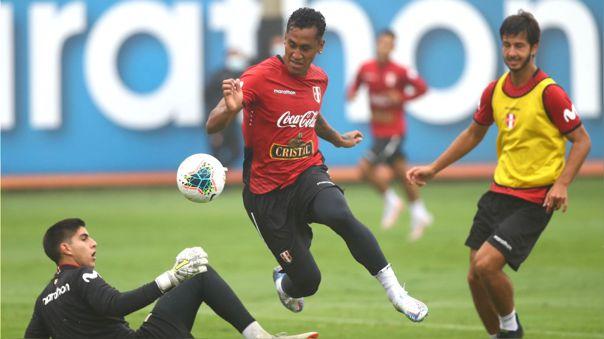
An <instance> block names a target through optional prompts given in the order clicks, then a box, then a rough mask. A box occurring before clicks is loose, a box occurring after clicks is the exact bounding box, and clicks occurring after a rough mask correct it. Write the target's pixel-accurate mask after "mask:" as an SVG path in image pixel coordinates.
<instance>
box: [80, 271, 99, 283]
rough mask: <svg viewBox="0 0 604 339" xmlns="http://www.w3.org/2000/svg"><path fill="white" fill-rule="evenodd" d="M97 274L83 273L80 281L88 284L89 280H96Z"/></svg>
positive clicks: (93, 272)
mask: <svg viewBox="0 0 604 339" xmlns="http://www.w3.org/2000/svg"><path fill="white" fill-rule="evenodd" d="M98 276H99V274H98V273H97V271H92V273H84V274H82V279H84V281H85V282H87V283H89V282H90V280H91V279H96V278H98Z"/></svg>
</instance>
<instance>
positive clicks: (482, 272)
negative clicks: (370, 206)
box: [407, 11, 591, 338]
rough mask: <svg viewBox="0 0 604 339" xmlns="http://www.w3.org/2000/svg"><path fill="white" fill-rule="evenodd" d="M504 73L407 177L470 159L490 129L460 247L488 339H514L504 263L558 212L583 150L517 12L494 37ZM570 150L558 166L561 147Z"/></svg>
mask: <svg viewBox="0 0 604 339" xmlns="http://www.w3.org/2000/svg"><path fill="white" fill-rule="evenodd" d="M499 33H500V37H501V41H502V53H503V57H504V61H505V64H506V65H507V67H508V68H509V72H507V73H506V74H504V75H503V76H501V77H500V78H499V79H498V80H495V81H493V82H492V83H490V84H489V85H488V86H487V88H486V89H485V90H484V92H483V93H482V97H481V100H480V105H479V107H478V109H477V110H476V112H475V113H474V121H473V122H472V123H471V124H470V126H469V127H468V128H467V129H466V130H465V131H463V132H462V133H461V134H460V135H459V136H458V137H457V138H456V139H455V141H453V143H452V144H451V145H450V146H449V148H448V149H447V150H446V151H445V152H444V153H443V154H441V155H440V156H439V157H438V158H437V159H436V160H435V161H434V162H433V163H432V164H430V165H428V166H421V167H414V168H412V169H410V170H409V171H408V172H407V177H408V178H409V180H411V181H412V182H414V183H416V184H418V185H420V186H421V185H424V184H425V183H426V181H428V180H429V179H431V178H432V177H434V176H435V175H436V174H437V173H438V172H440V171H441V170H443V169H444V168H446V167H447V166H449V165H450V164H452V163H453V162H455V161H456V160H458V159H460V158H461V157H463V156H464V155H465V154H466V153H468V152H470V151H471V150H472V149H473V148H474V147H476V145H478V144H479V143H480V141H481V140H482V139H483V138H484V136H485V134H486V133H487V130H488V129H489V126H491V125H492V124H493V122H494V123H495V124H497V128H498V136H497V167H496V169H495V174H494V178H493V183H492V184H491V187H490V190H489V191H488V192H487V193H485V194H484V195H483V196H482V198H481V199H480V201H479V202H478V211H477V212H476V215H475V216H474V224H473V225H472V228H471V230H470V234H469V236H468V238H467V240H466V245H467V246H468V247H470V269H469V272H468V284H469V285H470V290H471V292H472V298H473V300H474V306H475V307H476V311H477V312H478V315H479V316H480V319H481V320H482V322H483V324H484V326H485V328H486V330H487V332H488V333H489V334H490V335H491V337H493V338H521V337H522V336H523V333H524V330H523V329H522V326H521V325H520V322H519V321H518V316H517V315H516V311H515V305H514V297H513V288H512V283H511V281H510V279H509V278H508V276H507V275H506V274H505V273H504V272H503V267H504V266H505V264H506V263H507V264H508V265H509V266H510V267H511V268H512V269H514V270H518V268H519V267H520V265H521V264H522V262H523V261H524V260H525V259H526V258H527V257H528V255H529V254H530V252H531V249H532V248H533V246H534V245H535V243H536V242H537V239H538V238H539V236H540V235H541V232H543V230H544V229H545V227H546V225H547V224H548V222H549V220H550V218H551V217H552V214H553V211H556V210H558V209H562V211H563V212H564V211H566V207H567V205H568V194H567V189H568V186H569V185H570V183H571V182H572V180H573V179H574V177H575V176H576V174H577V172H578V171H579V168H580V167H581V165H582V164H583V161H584V160H585V158H586V157H587V154H588V153H589V150H590V148H591V141H590V138H589V135H588V134H587V131H586V130H585V128H584V127H583V125H582V124H581V120H580V119H579V116H578V115H577V112H576V110H575V107H574V105H573V104H572V102H571V100H570V99H569V97H568V95H567V94H566V93H565V92H564V90H563V89H562V88H561V87H560V86H558V85H556V83H555V82H554V81H553V80H552V79H551V78H550V77H549V76H548V75H547V74H545V72H543V71H542V70H540V69H539V68H537V66H536V65H535V54H536V53H537V50H538V48H539V37H540V29H539V24H538V23H537V21H536V20H535V18H534V17H533V16H532V15H531V14H530V13H527V12H524V11H520V12H519V13H518V14H516V15H511V16H509V17H507V18H506V19H505V20H504V21H503V23H502V25H501V27H500V29H499ZM567 140H570V142H571V143H572V146H571V149H570V152H569V153H568V157H566V160H565V154H566V150H565V148H566V141H567Z"/></svg>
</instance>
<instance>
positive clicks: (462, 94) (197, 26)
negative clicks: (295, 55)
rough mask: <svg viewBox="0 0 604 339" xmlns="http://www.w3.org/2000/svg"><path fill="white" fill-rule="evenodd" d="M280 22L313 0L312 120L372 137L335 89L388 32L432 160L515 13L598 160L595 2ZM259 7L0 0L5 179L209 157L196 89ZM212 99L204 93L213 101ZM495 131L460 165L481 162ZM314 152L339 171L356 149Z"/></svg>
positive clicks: (602, 129) (441, 6)
mask: <svg viewBox="0 0 604 339" xmlns="http://www.w3.org/2000/svg"><path fill="white" fill-rule="evenodd" d="M278 3H279V4H280V7H281V8H280V9H279V11H280V13H282V15H283V18H284V19H285V20H286V18H287V16H288V15H289V13H291V12H292V11H293V10H295V9H296V8H298V7H302V6H311V7H314V8H316V9H318V10H320V11H321V12H322V13H323V14H324V15H325V17H326V21H327V26H328V27H327V32H326V36H325V40H326V44H325V50H324V53H323V54H321V55H319V56H318V57H317V58H316V60H315V63H316V64H317V65H319V66H320V67H322V68H323V69H324V70H325V71H326V72H327V74H328V75H329V77H330V83H329V88H328V90H327V93H326V95H325V98H324V100H323V102H324V104H323V109H322V114H323V115H324V116H325V117H326V119H327V120H328V121H329V122H330V123H331V124H332V126H333V127H335V128H336V129H337V130H339V131H340V132H345V131H347V130H352V129H360V130H361V131H363V132H364V133H367V134H369V128H368V124H367V122H368V119H369V110H368V107H369V106H368V101H367V96H366V95H363V94H361V95H359V96H358V98H357V99H356V100H355V101H353V102H347V101H346V98H345V92H346V88H347V86H349V84H350V82H351V81H352V78H353V77H354V75H355V73H356V71H357V69H358V67H359V65H360V64H361V63H362V62H364V61H366V60H368V59H370V58H372V57H373V56H374V54H375V36H376V34H377V33H378V32H379V31H380V30H382V29H385V28H390V29H391V30H393V31H394V32H395V33H396V35H397V42H396V44H397V45H396V49H395V51H394V53H393V58H394V59H395V60H396V61H398V62H400V63H402V64H404V65H407V66H409V67H411V68H413V69H415V70H417V72H418V73H419V74H420V75H421V76H422V77H423V78H424V79H425V80H426V81H427V83H428V86H429V88H430V89H429V91H428V93H427V94H426V95H425V96H423V97H421V98H420V99H418V100H416V101H413V102H410V103H409V104H408V105H407V116H408V118H407V121H408V136H407V138H406V141H405V151H406V153H407V155H408V157H409V160H410V161H411V162H413V163H424V162H429V161H431V160H432V159H434V158H435V157H436V156H437V155H438V154H439V153H440V152H442V151H443V150H444V149H445V148H446V147H447V146H448V145H449V143H450V142H451V141H452V140H453V139H454V138H455V136H456V135H457V134H458V133H459V132H460V131H462V130H463V129H464V128H465V127H466V126H468V124H469V123H470V121H471V119H472V113H473V112H474V109H475V108H476V105H477V103H478V100H479V98H480V95H481V93H482V90H483V89H484V87H485V86H486V85H487V84H488V83H489V82H490V81H492V80H494V79H496V78H497V77H498V76H499V75H500V74H502V73H503V72H504V71H505V69H506V68H505V65H504V64H503V61H502V58H501V53H500V41H499V33H498V29H499V25H500V24H501V21H502V19H503V18H504V17H505V16H507V15H509V14H512V13H516V12H517V11H518V9H520V8H523V9H525V10H527V11H530V12H532V13H533V14H534V15H535V17H536V18H537V20H538V21H539V22H540V25H541V28H542V40H541V44H540V49H539V53H538V55H537V64H538V66H539V67H541V68H542V69H543V70H545V72H547V73H548V74H550V75H551V76H552V77H553V78H554V79H555V80H556V82H557V83H559V84H560V85H561V86H562V87H563V88H564V89H565V90H566V91H567V92H568V93H569V95H570V97H571V99H572V100H573V102H574V104H575V107H576V108H577V111H578V112H579V115H580V116H581V119H582V120H583V122H584V125H585V126H586V128H587V130H588V132H589V133H590V135H591V138H592V142H593V147H592V151H591V154H590V156H589V158H590V159H592V160H600V159H604V147H603V146H604V120H603V117H602V116H603V112H604V103H603V96H604V94H603V92H604V90H603V78H604V70H603V67H602V65H603V54H604V41H603V27H604V2H602V1H601V0H581V1H572V0H548V1H543V0H542V1H530V0H507V1H506V0H498V1H479V0H475V1H473V0H438V1H437V0H424V1H371V0H359V1H344V0H317V1H304V0H295V1H288V0H282V1H280V2H278ZM261 6H262V2H261V1H254V0H224V1H219V0H217V1H176V0H175V1H150V0H139V1H58V0H57V1H24V0H18V1H17V0H14V1H4V0H2V6H1V9H0V39H1V40H0V83H1V87H0V127H1V129H2V135H1V136H2V139H1V148H2V163H1V171H2V175H13V174H53V173H97V172H145V171H170V170H175V169H176V167H177V166H178V164H179V163H180V161H181V160H183V159H184V158H185V157H187V156H188V155H190V154H192V153H199V152H209V145H208V136H207V135H206V133H205V131H204V129H203V124H204V121H205V118H206V115H207V113H208V112H207V109H206V104H208V102H207V101H208V98H206V95H205V94H204V89H205V87H206V86H207V85H208V83H209V82H210V79H211V77H212V75H213V74H214V73H215V72H217V71H218V70H219V69H221V68H222V67H223V65H224V61H225V53H226V51H228V50H232V49H237V50H239V51H241V52H242V53H244V54H245V55H247V56H248V57H250V58H255V57H257V51H256V45H257V32H258V28H259V26H260V22H261V20H262V7H261ZM211 104H214V103H211ZM495 136H496V128H495V127H494V128H492V129H491V131H490V132H489V134H488V135H487V138H486V139H485V140H484V141H483V143H482V144H481V145H480V146H479V147H478V148H477V149H475V150H474V151H473V152H472V153H471V154H469V155H468V156H466V157H465V158H464V159H463V161H464V162H466V163H473V162H481V163H484V162H494V161H495V159H496V153H495ZM369 145H370V142H369V139H368V138H367V139H366V141H365V142H363V143H362V144H360V145H359V146H358V147H356V148H354V149H346V150H342V149H336V148H334V147H332V146H331V145H330V144H329V143H327V142H322V144H321V148H322V150H323V153H324V154H325V157H326V159H327V162H328V165H332V166H350V165H354V164H356V163H357V162H358V159H359V157H360V156H361V155H362V154H363V152H364V151H365V150H366V149H367V148H368V147H369Z"/></svg>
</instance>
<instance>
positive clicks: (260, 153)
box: [241, 56, 328, 194]
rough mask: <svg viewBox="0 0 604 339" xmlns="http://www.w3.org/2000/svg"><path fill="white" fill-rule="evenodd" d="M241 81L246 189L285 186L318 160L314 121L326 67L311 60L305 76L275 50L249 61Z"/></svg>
mask: <svg viewBox="0 0 604 339" xmlns="http://www.w3.org/2000/svg"><path fill="white" fill-rule="evenodd" d="M241 81H242V86H243V87H242V90H243V125H242V129H243V138H244V143H245V148H246V154H245V160H244V182H245V184H246V185H248V186H249V189H250V191H251V192H252V193H254V194H264V193H267V192H270V191H272V190H274V189H276V188H282V187H286V186H288V185H291V184H292V183H294V182H295V181H296V179H297V178H298V176H299V175H300V174H301V173H302V172H304V171H305V170H306V169H307V168H309V167H310V166H314V165H320V164H322V163H323V156H322V155H321V153H320V152H319V138H318V137H317V133H316V132H315V123H316V121H317V117H318V115H319V114H320V112H321V103H322V101H323V96H324V94H325V90H326V89H327V82H328V79H327V75H326V74H325V72H324V71H323V70H322V69H321V68H319V67H317V66H315V65H311V66H310V68H309V69H308V72H307V74H306V76H293V75H291V74H290V73H289V72H288V70H287V67H286V66H285V64H284V63H283V61H282V60H281V58H280V57H277V56H273V57H270V58H268V59H266V60H264V61H263V62H261V63H259V64H257V65H255V66H252V67H250V68H249V69H248V70H247V71H245V73H244V74H243V75H242V76H241Z"/></svg>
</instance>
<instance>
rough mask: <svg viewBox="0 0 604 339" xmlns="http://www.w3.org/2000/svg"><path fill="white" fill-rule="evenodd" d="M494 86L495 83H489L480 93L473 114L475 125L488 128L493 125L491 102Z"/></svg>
mask: <svg viewBox="0 0 604 339" xmlns="http://www.w3.org/2000/svg"><path fill="white" fill-rule="evenodd" d="M496 84H497V81H493V82H491V83H490V84H489V85H488V86H487V88H485V89H484V91H483V92H482V95H481V97H480V103H479V104H478V108H477V109H476V111H475V112H474V121H476V123H477V124H479V125H483V126H490V125H492V124H493V121H494V118H493V103H492V101H493V92H494V91H495V85H496Z"/></svg>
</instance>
